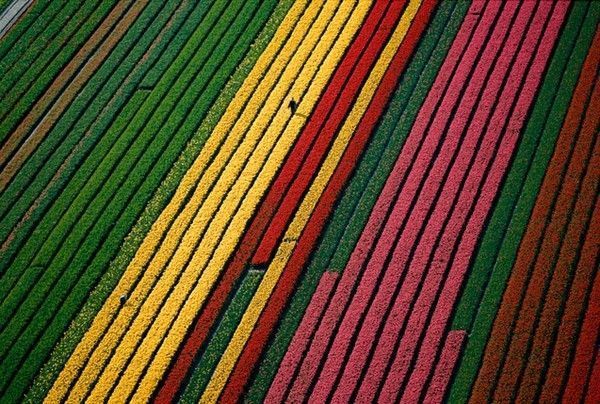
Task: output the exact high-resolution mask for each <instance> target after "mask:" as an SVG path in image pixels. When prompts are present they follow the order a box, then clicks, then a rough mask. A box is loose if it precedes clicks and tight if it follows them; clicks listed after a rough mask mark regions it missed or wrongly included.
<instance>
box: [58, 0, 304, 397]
mask: <svg viewBox="0 0 600 404" xmlns="http://www.w3.org/2000/svg"><path fill="white" fill-rule="evenodd" d="M307 1H308V0H306V1H302V2H297V3H295V4H294V6H293V7H292V8H291V9H290V10H289V12H288V14H287V15H286V17H285V19H284V21H283V22H282V24H281V25H280V26H279V28H278V30H277V32H276V33H275V35H274V36H273V40H272V41H271V42H270V43H269V45H268V46H267V48H266V49H265V51H264V52H263V54H262V55H261V56H260V57H259V59H258V61H257V63H256V65H255V66H254V68H253V69H252V70H251V72H250V74H249V75H248V77H247V78H246V80H245V81H244V83H243V84H242V86H241V87H240V89H239V90H238V92H237V93H236V97H235V99H234V101H233V102H232V103H231V104H230V105H229V106H228V108H227V110H226V112H225V113H224V115H223V117H222V118H221V119H220V121H219V124H218V126H217V127H216V128H215V131H214V133H213V134H212V136H211V137H210V138H209V139H208V140H207V142H206V144H205V146H204V148H203V149H202V150H201V152H200V154H199V156H198V158H197V159H196V160H195V161H194V163H193V165H192V167H191V168H190V170H188V171H187V173H186V175H185V176H184V178H183V179H182V182H181V184H180V185H179V186H178V188H177V190H176V192H175V195H174V196H173V198H172V199H171V201H170V203H169V204H168V205H167V207H166V208H165V209H164V210H163V212H162V213H161V215H160V216H159V218H158V219H157V221H156V222H155V223H154V224H153V225H152V227H151V229H150V231H149V233H148V235H147V236H146V237H145V239H144V241H143V243H142V245H141V246H140V248H139V250H138V251H137V252H136V255H135V257H134V259H133V260H132V262H131V263H130V265H129V266H128V268H127V269H126V271H125V273H124V274H123V277H122V278H121V280H120V281H119V284H118V285H117V287H116V288H115V290H114V291H113V293H112V294H111V295H110V296H109V298H108V299H107V301H106V302H105V304H104V306H103V307H102V309H101V310H100V312H99V314H98V315H97V316H96V318H95V319H94V322H93V323H92V325H91V327H90V329H89V330H88V331H87V332H86V334H85V336H84V338H83V339H82V341H81V342H80V343H79V344H78V346H77V348H76V350H75V351H74V353H73V354H72V355H71V357H70V358H69V361H68V362H67V364H66V366H65V367H64V369H63V371H62V372H61V374H60V376H59V377H58V378H57V381H56V382H55V384H54V386H53V388H52V390H51V391H50V392H49V394H48V396H47V401H49V402H57V401H60V400H62V399H64V398H65V395H66V393H67V389H68V387H69V384H70V383H72V382H73V381H74V380H75V379H76V378H77V377H78V376H79V375H80V372H81V369H82V367H83V366H84V365H85V364H86V361H87V360H88V358H89V357H90V354H91V352H92V350H93V349H94V347H95V344H96V343H97V342H98V340H99V338H100V337H101V336H102V334H103V333H104V332H105V330H106V329H107V328H108V326H109V325H110V324H111V322H112V320H113V318H114V317H115V315H116V314H117V313H119V309H120V308H121V304H120V302H119V298H120V296H122V295H124V294H125V295H130V297H129V299H128V302H127V304H126V305H125V307H123V308H122V310H121V313H122V314H125V313H132V312H133V310H134V309H135V308H137V307H139V305H141V303H142V302H143V298H144V297H145V295H146V293H147V290H148V289H149V288H151V286H152V283H151V281H153V278H156V277H157V276H158V275H159V274H160V272H161V269H162V265H160V262H159V260H158V259H156V258H160V257H168V254H166V253H165V252H164V251H165V250H170V251H174V249H175V247H176V246H177V244H178V241H179V237H180V236H181V233H183V230H184V229H185V226H186V225H187V223H189V221H190V220H191V218H192V216H193V213H194V211H193V210H192V209H185V210H183V211H182V212H181V214H179V215H178V214H177V212H178V211H180V210H181V209H182V205H183V204H184V203H185V200H186V195H187V194H188V192H190V190H191V189H193V188H194V185H195V184H196V183H197V182H198V180H199V177H200V174H202V173H203V172H204V171H205V170H206V167H207V166H208V164H209V163H210V160H211V157H212V154H213V153H214V152H215V151H216V150H218V148H219V145H220V143H221V142H222V139H223V137H225V135H226V134H227V131H229V130H231V128H232V126H233V124H234V123H235V120H236V119H237V117H238V116H239V115H240V111H242V110H243V109H244V106H245V105H246V103H247V102H248V98H249V97H250V96H251V95H252V94H254V92H255V90H256V88H257V86H258V85H259V83H264V82H267V81H268V76H266V72H267V71H269V68H270V67H271V66H273V65H274V63H273V62H274V60H275V58H276V57H278V58H284V57H285V56H286V55H287V56H291V52H293V51H294V50H295V46H294V45H296V46H297V43H295V44H294V43H292V41H291V40H290V41H288V44H289V46H288V47H287V48H288V49H289V50H288V52H284V51H282V52H281V53H279V51H280V49H281V47H282V46H283V44H284V42H285V39H286V38H287V36H288V35H289V33H290V31H291V30H292V29H293V28H294V27H295V26H296V24H297V22H298V20H299V19H300V16H301V15H302V14H303V13H304V12H305V9H306V3H307ZM306 12H307V13H309V11H308V10H306ZM283 65H285V60H284V61H283V63H281V64H279V63H278V64H275V66H283ZM265 76H266V77H265ZM263 78H264V79H263ZM248 107H251V105H248ZM223 149H224V150H227V148H226V147H224V148H223ZM215 161H216V160H215ZM190 203H192V201H190ZM175 218H176V220H175V223H174V224H173V226H172V227H171V229H170V230H169V234H168V235H167V236H166V237H165V239H164V240H163V242H162V244H160V243H161V239H162V237H163V235H164V233H165V232H166V231H167V230H168V229H169V226H170V224H171V223H172V221H173V219H175ZM159 245H160V248H161V255H160V256H158V257H156V258H155V260H154V261H153V262H152V263H151V264H150V265H149V264H148V262H149V261H150V259H151V258H152V256H153V254H154V252H155V250H156V248H157V247H158V246H159ZM163 265H164V263H163ZM142 272H144V274H145V277H144V278H143V279H142V280H141V281H140V283H139V284H138V285H137V288H136V290H135V291H133V292H131V289H132V288H133V286H134V285H135V282H136V281H137V279H138V278H139V276H140V275H141V274H142ZM149 281H150V282H149ZM142 292H144V293H142ZM92 363H95V362H92ZM81 387H83V388H84V389H85V388H86V387H88V386H84V385H83V384H82V386H81ZM71 397H72V398H74V399H77V398H81V395H80V394H72V395H71Z"/></svg>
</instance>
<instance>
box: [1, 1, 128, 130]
mask: <svg viewBox="0 0 600 404" xmlns="http://www.w3.org/2000/svg"><path fill="white" fill-rule="evenodd" d="M116 1H117V0H103V1H100V2H99V3H97V2H95V1H86V2H83V3H81V2H71V3H76V4H79V5H80V8H78V9H77V11H76V12H74V13H73V15H72V16H71V17H70V19H69V21H68V22H63V23H62V25H57V26H56V27H54V28H53V29H54V31H55V33H56V36H54V37H51V38H44V36H43V35H40V37H38V38H41V40H42V41H41V42H39V43H37V41H36V43H35V44H34V45H33V46H31V47H29V49H28V50H27V52H26V53H25V54H23V55H22V56H21V57H20V58H19V60H18V62H17V63H15V64H14V65H13V66H12V68H11V69H10V70H9V71H7V72H5V73H4V75H3V80H2V81H1V82H0V94H2V96H1V98H0V103H2V104H3V106H4V108H3V111H2V112H0V118H1V119H2V124H1V125H0V140H1V139H5V138H6V136H8V135H9V134H10V133H11V131H12V130H13V129H14V127H15V126H16V125H17V124H18V122H20V121H21V119H22V117H23V116H24V114H25V113H26V112H27V111H28V109H29V107H30V105H32V104H33V103H34V102H35V100H37V98H38V97H39V96H40V95H42V94H43V92H44V91H45V90H46V88H47V87H48V85H49V84H50V83H51V82H52V80H54V78H55V77H56V76H57V75H58V74H59V73H60V71H61V70H62V68H63V67H64V66H65V65H66V64H67V63H68V62H69V61H70V60H71V58H72V57H73V55H75V53H76V52H77V51H78V50H79V49H80V48H81V46H82V45H83V44H84V43H85V41H87V39H88V38H89V37H90V35H92V34H93V33H94V31H95V30H96V28H97V27H98V25H99V24H100V23H101V22H102V21H103V20H104V18H105V17H106V15H107V14H108V13H109V12H110V10H111V9H112V8H113V6H114V4H115V3H116ZM71 3H69V4H67V7H69V6H70V5H71ZM96 3H97V4H96ZM77 7H79V6H77ZM73 11H75V10H73ZM63 14H67V15H69V13H68V12H67V10H66V9H65V10H63V11H61V13H60V15H63ZM38 51H39V52H38Z"/></svg>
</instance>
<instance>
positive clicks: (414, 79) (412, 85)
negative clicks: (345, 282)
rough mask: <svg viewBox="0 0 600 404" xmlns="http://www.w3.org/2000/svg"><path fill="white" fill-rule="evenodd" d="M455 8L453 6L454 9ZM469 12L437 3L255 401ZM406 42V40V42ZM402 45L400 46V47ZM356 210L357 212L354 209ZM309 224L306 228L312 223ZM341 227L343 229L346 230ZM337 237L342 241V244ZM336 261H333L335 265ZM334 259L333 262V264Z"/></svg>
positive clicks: (266, 362)
mask: <svg viewBox="0 0 600 404" xmlns="http://www.w3.org/2000/svg"><path fill="white" fill-rule="evenodd" d="M455 5H456V6H457V7H454V6H455ZM467 8H468V4H467V3H458V4H456V3H450V2H445V3H441V4H440V6H439V7H438V11H437V12H436V15H435V17H434V18H433V19H432V21H431V24H430V26H429V28H428V29H427V32H426V34H425V36H424V38H423V39H422V40H421V41H420V44H419V49H418V50H417V51H416V54H415V56H414V57H413V58H412V61H411V63H410V66H409V67H408V69H407V71H406V72H405V73H403V78H402V81H401V83H400V85H399V87H398V89H397V90H396V93H395V94H394V97H393V100H392V102H391V105H390V107H389V108H388V110H387V112H386V115H385V117H384V118H383V119H382V121H381V122H380V124H379V127H378V129H377V131H376V132H375V134H374V135H373V139H372V140H371V142H370V145H369V147H368V148H367V150H366V152H365V155H364V157H363V158H362V160H361V162H360V164H359V166H358V168H357V174H356V175H355V176H354V178H353V179H352V181H351V182H350V184H349V185H348V187H347V188H346V190H345V191H344V194H343V197H342V198H341V200H340V202H339V204H338V205H337V207H336V209H335V211H334V213H333V217H332V219H331V222H330V223H329V224H328V226H327V229H326V230H325V234H324V236H323V239H322V240H321V242H320V244H319V246H318V248H317V250H316V252H315V253H314V255H313V257H312V258H311V261H310V264H309V265H308V268H307V269H306V270H305V273H304V274H303V275H302V278H301V279H302V280H301V281H300V285H299V286H298V288H297V291H296V292H295V294H294V297H293V298H292V300H291V302H290V304H289V306H288V308H287V310H286V312H285V313H284V314H283V317H282V319H281V320H280V321H279V322H278V324H279V326H278V329H277V331H276V333H275V334H274V338H273V340H272V342H271V343H270V344H269V348H268V350H267V352H266V353H265V356H264V357H263V359H262V360H261V364H260V368H259V369H258V372H257V376H256V378H255V380H254V381H253V383H252V386H251V388H250V390H249V392H248V397H249V399H251V400H254V401H261V400H263V397H264V395H265V394H266V390H267V388H268V387H269V384H270V381H271V380H272V378H273V377H274V376H273V375H274V374H275V371H276V366H275V364H276V363H279V362H280V361H281V360H282V359H281V357H282V356H283V355H284V350H285V348H286V347H287V344H289V342H290V339H291V338H292V335H293V331H294V330H295V329H296V328H297V327H298V323H300V320H301V315H302V312H303V310H304V309H305V308H306V305H307V304H308V301H309V298H310V295H311V294H312V293H313V292H314V289H315V288H316V280H317V279H318V276H319V275H320V274H321V273H322V271H324V270H325V268H326V266H327V265H328V263H329V259H330V258H331V257H332V255H333V254H334V253H336V249H337V253H336V255H338V256H341V254H338V253H339V252H343V254H346V249H348V248H349V247H348V245H349V244H350V243H352V242H354V243H355V242H356V238H358V236H357V235H356V238H353V237H355V236H354V235H355V234H357V233H358V231H357V229H361V228H363V227H364V222H365V221H366V220H367V216H368V212H369V211H370V209H371V207H372V206H373V204H374V203H375V198H376V195H377V194H378V193H379V191H380V190H381V187H383V183H384V182H385V178H386V176H387V175H388V174H389V171H390V170H391V168H392V167H391V166H392V164H393V161H394V160H395V158H396V157H397V155H398V153H399V149H400V147H401V145H402V142H403V141H404V139H405V137H406V136H407V134H408V132H409V130H410V126H411V124H412V122H413V121H414V119H415V116H416V114H417V111H418V108H419V106H420V105H421V103H422V102H423V99H424V98H425V96H426V91H427V89H428V88H429V87H430V86H431V84H432V82H433V81H434V78H435V74H436V73H437V69H439V66H440V65H441V63H442V61H443V57H444V56H445V55H446V52H447V50H448V48H449V46H450V43H451V41H452V39H453V37H454V35H455V34H456V31H457V30H458V28H459V26H460V23H461V21H462V19H463V17H464V15H465V13H466V11H467ZM416 20H417V21H418V20H419V16H417V17H416ZM416 24H417V22H415V23H413V25H412V26H411V29H410V31H411V32H409V33H408V34H407V37H411V36H412V31H414V30H413V29H414V28H416ZM406 42H408V39H407V41H406ZM406 42H405V44H406ZM402 47H403V48H404V44H403V46H402ZM398 53H399V54H404V53H405V51H404V50H402V51H399V52H398ZM386 87H387V88H391V87H392V86H389V87H388V86H387V85H386ZM411 94H412V95H411ZM396 125H397V126H396ZM339 173H342V171H339V170H338V173H337V174H339ZM332 182H333V181H332ZM340 182H341V181H340ZM338 183H339V182H338ZM332 190H333V188H332V187H329V191H330V192H331V191H332ZM356 207H359V208H358V209H357V210H354V209H355V208H356ZM316 212H318V210H316ZM307 226H310V224H309V225H307ZM344 226H347V227H346V228H345V229H346V231H345V232H344ZM342 234H343V236H342ZM340 239H342V241H341V242H340ZM306 250H307V251H308V250H310V248H306ZM348 254H349V253H348ZM339 259H340V258H337V261H339ZM335 261H336V258H334V261H332V262H335ZM305 266H306V265H305ZM337 268H339V266H338V267H337ZM287 273H289V268H288V270H286V272H285V274H287ZM285 274H284V277H285ZM311 339H312V336H311ZM288 352H289V351H288Z"/></svg>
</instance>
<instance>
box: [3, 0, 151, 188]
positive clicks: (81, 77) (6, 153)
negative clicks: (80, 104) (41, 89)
mask: <svg viewBox="0 0 600 404" xmlns="http://www.w3.org/2000/svg"><path fill="white" fill-rule="evenodd" d="M147 3H148V1H147V0H142V1H135V2H133V4H132V1H130V0H123V1H120V2H119V3H118V4H117V5H116V6H115V8H113V9H112V11H111V12H110V14H109V15H108V16H107V18H106V19H105V20H104V21H103V22H102V24H101V25H100V26H99V27H98V29H97V30H96V31H95V32H94V34H93V35H92V36H91V37H90V38H89V39H88V41H87V42H86V43H85V44H84V45H83V46H82V47H81V49H80V50H79V52H78V53H77V55H75V57H74V58H73V59H72V60H71V62H69V64H68V65H67V66H66V67H65V68H64V69H63V70H62V71H61V72H60V74H59V75H58V76H57V77H56V78H55V79H54V81H53V82H52V84H51V85H50V87H49V88H48V89H47V90H46V92H45V93H44V95H43V96H42V97H41V98H39V99H38V101H37V102H36V103H35V105H34V106H33V108H32V109H31V110H30V111H29V113H28V114H27V116H25V118H23V120H22V121H21V123H20V124H19V126H18V127H17V128H16V129H15V130H14V131H13V132H12V133H11V135H10V137H8V138H7V140H6V142H5V143H4V144H3V145H2V148H1V149H0V169H1V170H2V174H1V175H0V191H2V190H3V189H5V188H6V186H7V185H8V183H9V182H10V180H11V179H12V177H13V176H14V175H15V174H16V173H17V172H18V170H19V168H20V167H21V165H22V164H23V163H24V162H25V161H26V160H27V158H28V157H29V155H30V154H31V153H33V151H34V150H35V148H36V147H37V146H38V145H39V144H40V143H41V142H42V140H43V139H44V136H46V134H47V133H48V132H49V131H50V130H51V129H52V127H53V126H54V124H55V123H56V122H57V120H58V119H59V118H60V116H61V115H62V113H63V112H64V111H65V109H66V108H67V107H68V106H69V105H70V104H71V102H72V101H73V100H74V99H75V97H76V96H77V94H78V93H79V90H81V88H83V86H84V85H85V83H87V82H88V80H89V79H90V77H91V76H92V75H93V74H94V72H95V71H96V69H97V68H98V66H100V65H101V64H102V62H104V60H105V58H106V57H107V56H108V54H109V53H110V52H111V51H112V50H113V48H114V47H115V46H116V44H117V43H118V42H119V40H120V39H121V38H122V37H123V35H125V33H126V32H127V30H128V29H129V27H130V26H131V24H132V23H133V22H134V21H135V19H136V18H137V17H138V16H139V14H140V13H141V12H142V10H143V9H144V7H145V6H146V4H147ZM130 5H131V7H129V6H130ZM124 13H125V15H123V14H124ZM107 35H108V36H107ZM84 63H85V64H84ZM82 65H83V67H82ZM57 97H58V98H57ZM50 105H51V107H50ZM48 107H50V109H48ZM42 116H43V117H42ZM40 118H41V119H40Z"/></svg>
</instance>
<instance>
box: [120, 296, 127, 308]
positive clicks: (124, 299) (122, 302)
mask: <svg viewBox="0 0 600 404" xmlns="http://www.w3.org/2000/svg"><path fill="white" fill-rule="evenodd" d="M126 301H127V295H126V294H123V295H121V296H119V303H121V306H122V305H124V304H125V302H126Z"/></svg>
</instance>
